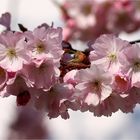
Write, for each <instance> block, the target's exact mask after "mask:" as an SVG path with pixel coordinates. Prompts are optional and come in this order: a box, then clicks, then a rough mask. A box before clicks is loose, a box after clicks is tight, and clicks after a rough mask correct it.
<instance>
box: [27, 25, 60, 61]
mask: <svg viewBox="0 0 140 140" xmlns="http://www.w3.org/2000/svg"><path fill="white" fill-rule="evenodd" d="M25 36H26V37H27V44H28V47H29V49H30V55H31V57H32V58H38V57H39V56H40V55H46V56H47V57H50V56H53V57H54V59H55V60H56V61H59V60H60V58H61V55H62V54H63V50H62V46H61V43H62V29H61V28H57V29H55V28H53V27H48V28H47V29H46V28H45V27H40V28H36V29H34V31H33V32H31V31H27V32H25Z"/></svg>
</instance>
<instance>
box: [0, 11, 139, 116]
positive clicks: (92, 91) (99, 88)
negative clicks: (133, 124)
mask: <svg viewBox="0 0 140 140" xmlns="http://www.w3.org/2000/svg"><path fill="white" fill-rule="evenodd" d="M0 24H2V25H4V26H5V27H7V30H6V31H4V32H1V34H0V96H1V97H8V96H10V95H14V96H15V97H16V102H17V105H18V106H28V105H29V106H32V107H33V108H35V109H37V110H40V111H45V112H47V115H48V117H49V118H56V117H58V116H61V117H62V118H64V119H67V118H69V114H68V110H69V109H72V110H74V111H76V110H80V111H82V112H83V111H90V112H92V113H93V114H94V115H95V116H102V115H105V116H110V115H112V113H113V112H116V111H118V110H121V111H122V112H125V113H128V112H133V108H134V107H135V105H136V104H137V103H140V93H139V91H140V45H139V44H133V45H132V44H130V43H129V42H128V41H125V40H122V39H120V38H118V37H117V36H115V35H112V34H103V35H101V36H100V37H99V38H97V39H96V40H95V42H94V43H92V42H91V43H89V44H90V45H89V48H88V49H86V50H85V51H79V50H75V49H73V47H72V46H71V44H70V43H69V42H67V41H64V40H63V35H62V28H60V27H58V28H55V27H53V26H48V25H47V24H42V25H41V26H38V27H36V28H35V29H34V30H33V31H29V30H27V29H26V28H25V27H24V26H23V25H19V27H20V29H21V31H22V32H21V31H11V29H10V16H9V14H8V13H6V14H4V15H2V17H1V18H0Z"/></svg>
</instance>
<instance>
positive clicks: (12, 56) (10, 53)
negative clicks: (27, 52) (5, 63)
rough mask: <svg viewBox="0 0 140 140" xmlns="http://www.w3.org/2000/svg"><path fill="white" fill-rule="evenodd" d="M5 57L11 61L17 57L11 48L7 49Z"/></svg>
mask: <svg viewBox="0 0 140 140" xmlns="http://www.w3.org/2000/svg"><path fill="white" fill-rule="evenodd" d="M7 56H8V57H9V59H13V58H14V57H17V55H16V51H15V49H13V48H10V49H8V51H7Z"/></svg>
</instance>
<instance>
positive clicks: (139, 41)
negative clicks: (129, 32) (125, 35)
mask: <svg viewBox="0 0 140 140" xmlns="http://www.w3.org/2000/svg"><path fill="white" fill-rule="evenodd" d="M136 43H140V40H135V41H130V44H136Z"/></svg>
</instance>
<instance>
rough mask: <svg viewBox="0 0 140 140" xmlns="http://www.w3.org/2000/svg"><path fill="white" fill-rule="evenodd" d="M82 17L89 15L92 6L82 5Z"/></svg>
mask: <svg viewBox="0 0 140 140" xmlns="http://www.w3.org/2000/svg"><path fill="white" fill-rule="evenodd" d="M82 12H83V13H84V15H89V14H90V13H91V12H92V6H91V5H90V4H87V5H84V6H83V8H82Z"/></svg>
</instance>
